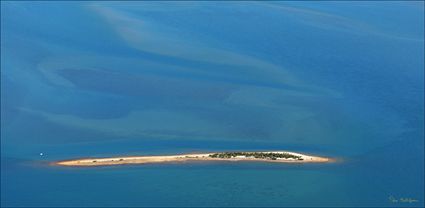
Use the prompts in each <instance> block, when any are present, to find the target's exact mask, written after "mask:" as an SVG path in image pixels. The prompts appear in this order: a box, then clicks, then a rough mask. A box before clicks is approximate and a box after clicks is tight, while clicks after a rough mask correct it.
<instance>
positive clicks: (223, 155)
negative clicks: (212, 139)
mask: <svg viewBox="0 0 425 208" xmlns="http://www.w3.org/2000/svg"><path fill="white" fill-rule="evenodd" d="M209 156H210V157H212V158H234V157H237V156H245V157H253V158H259V159H269V160H277V159H278V158H283V159H295V160H303V158H302V157H301V156H297V155H293V154H289V153H276V152H223V153H214V154H211V155H209Z"/></svg>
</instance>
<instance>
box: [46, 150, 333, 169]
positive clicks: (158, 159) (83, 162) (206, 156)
mask: <svg viewBox="0 0 425 208" xmlns="http://www.w3.org/2000/svg"><path fill="white" fill-rule="evenodd" d="M257 153H271V152H257ZM273 153H288V154H292V155H295V156H300V157H301V158H302V159H303V160H296V159H292V158H289V159H283V158H277V159H276V160H271V159H261V158H253V157H245V156H238V157H234V158H213V157H210V155H212V154H215V153H200V154H183V155H168V156H131V157H127V156H126V157H109V158H85V159H76V160H64V161H58V162H53V163H52V164H53V165H59V166H105V165H125V164H146V163H165V162H184V161H262V162H281V163H327V162H334V161H335V160H334V159H331V158H326V157H317V156H309V155H304V154H299V153H295V152H286V151H273Z"/></svg>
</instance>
